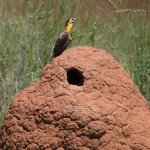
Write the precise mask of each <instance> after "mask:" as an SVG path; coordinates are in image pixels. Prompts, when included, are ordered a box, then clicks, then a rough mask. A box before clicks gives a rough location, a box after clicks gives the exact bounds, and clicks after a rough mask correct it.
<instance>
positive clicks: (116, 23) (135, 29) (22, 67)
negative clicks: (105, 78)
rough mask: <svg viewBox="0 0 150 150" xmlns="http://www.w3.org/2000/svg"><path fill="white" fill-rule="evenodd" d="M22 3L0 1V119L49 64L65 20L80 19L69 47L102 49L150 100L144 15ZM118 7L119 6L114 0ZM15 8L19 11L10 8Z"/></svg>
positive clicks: (149, 42) (148, 30) (65, 3)
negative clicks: (16, 96) (123, 69)
mask: <svg viewBox="0 0 150 150" xmlns="http://www.w3.org/2000/svg"><path fill="white" fill-rule="evenodd" d="M14 1H15V0H14ZM22 2H23V3H22V4H21V2H20V3H18V5H17V6H13V5H14V4H10V2H9V1H7V3H4V2H0V3H1V5H0V8H3V9H1V11H0V14H1V16H2V17H1V22H0V35H1V36H0V54H1V55H0V85H1V86H0V96H1V99H2V100H3V101H1V102H2V104H1V105H2V107H1V109H0V110H1V114H0V120H2V118H3V114H4V112H5V111H6V110H7V108H8V105H9V103H10V100H11V99H12V97H13V96H14V95H15V94H16V93H17V92H19V91H20V90H21V89H23V88H25V87H27V86H28V85H29V84H30V83H32V82H34V81H35V80H36V79H37V78H38V77H39V75H40V73H41V70H42V69H43V67H44V66H45V65H46V64H47V63H48V62H50V61H51V58H50V57H49V53H50V52H51V51H52V49H53V46H54V43H55V41H56V39H57V36H58V35H59V33H60V32H61V31H62V30H63V28H64V25H63V24H64V21H65V19H66V18H67V17H68V16H74V17H80V20H79V21H78V22H77V24H76V25H75V28H74V35H73V42H72V44H71V45H70V47H73V46H76V45H88V46H94V47H98V48H102V49H105V50H107V51H108V52H109V53H111V54H112V55H113V56H114V57H115V58H116V59H117V60H118V61H119V62H120V63H122V64H123V65H124V67H125V68H126V70H127V71H128V73H129V74H130V76H131V77H132V79H133V80H134V82H135V83H136V84H137V86H138V87H139V89H140V90H141V92H142V94H143V95H144V96H145V97H146V99H147V100H150V92H149V91H150V84H148V83H150V19H149V17H150V15H149V12H148V10H147V11H146V10H145V11H125V12H124V11H123V12H122V11H121V12H119V11H118V12H113V13H112V10H111V9H110V7H109V5H108V4H107V5H106V6H107V7H108V8H109V9H110V10H107V9H106V10H103V6H102V5H100V4H99V5H96V4H97V2H96V1H93V4H95V5H94V6H92V4H91V3H90V2H89V1H86V4H85V3H83V1H80V0H75V1H73V2H72V1H71V0H61V1H58V0H57V1H55V2H54V1H47V0H41V1H40V2H38V3H37V2H36V1H35V0H30V1H22ZM49 2H51V3H49ZM84 2H85V1H84ZM116 2H117V1H116ZM106 3H107V2H106ZM8 4H10V5H8ZM117 4H118V5H119V4H120V1H119V0H118V3H117ZM22 5H23V6H24V9H23V6H22ZM124 5H125V4H124ZM6 6H7V7H6ZM87 6H88V7H87ZM15 7H19V8H22V9H23V10H22V9H18V8H16V9H13V8H15ZM77 8H78V11H75V10H76V9H77ZM95 8H97V13H95V11H96V9H95ZM9 9H10V10H11V12H12V13H9V12H10V11H8V10H9ZM17 10H19V11H17ZM21 10H22V12H21V13H22V14H20V11H21ZM73 10H74V12H72V11H73ZM13 11H14V12H13ZM89 11H90V13H89ZM107 11H108V12H107ZM4 12H8V13H4ZM103 12H104V13H103ZM88 13H89V14H88ZM70 14H71V15H70ZM0 122H1V121H0Z"/></svg>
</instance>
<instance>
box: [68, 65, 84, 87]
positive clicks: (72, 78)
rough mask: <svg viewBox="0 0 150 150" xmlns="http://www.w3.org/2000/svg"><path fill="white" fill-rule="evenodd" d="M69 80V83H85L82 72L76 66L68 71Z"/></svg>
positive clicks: (78, 84)
mask: <svg viewBox="0 0 150 150" xmlns="http://www.w3.org/2000/svg"><path fill="white" fill-rule="evenodd" d="M67 81H68V83H69V84H73V85H77V86H83V84H84V76H83V75H82V72H81V71H79V70H78V69H76V68H70V69H69V70H68V71H67Z"/></svg>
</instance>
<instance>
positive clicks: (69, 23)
mask: <svg viewBox="0 0 150 150" xmlns="http://www.w3.org/2000/svg"><path fill="white" fill-rule="evenodd" d="M72 29H73V23H72V22H68V23H67V25H66V30H67V32H68V33H70V34H71V33H72Z"/></svg>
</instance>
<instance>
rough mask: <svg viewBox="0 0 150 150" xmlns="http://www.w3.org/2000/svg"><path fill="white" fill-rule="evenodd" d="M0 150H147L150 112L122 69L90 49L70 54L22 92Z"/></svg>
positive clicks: (0, 139)
mask: <svg viewBox="0 0 150 150" xmlns="http://www.w3.org/2000/svg"><path fill="white" fill-rule="evenodd" d="M0 148H1V149H2V150H8V149H11V150H24V149H25V150H147V149H150V111H149V107H148V104H147V102H146V100H145V99H144V98H143V96H142V95H141V93H140V92H139V90H138V88H137V86H136V85H135V84H134V83H133V81H132V80H131V79H130V77H129V75H128V74H127V73H126V71H125V70H124V69H123V67H122V66H121V65H120V64H119V63H117V62H116V61H115V60H114V58H112V57H111V56H110V55H109V54H108V53H106V52H105V51H103V50H99V49H96V48H92V47H75V48H71V49H68V50H66V51H65V52H64V53H63V54H62V55H61V56H59V57H57V58H55V59H54V60H53V61H52V62H51V63H50V64H48V65H47V66H46V67H45V68H44V71H43V73H42V75H41V77H40V78H39V79H38V80H37V81H36V82H35V83H33V84H31V85H30V86H29V87H28V88H26V89H24V90H23V91H21V92H20V93H18V94H17V95H16V96H15V97H14V99H13V100H12V102H11V105H10V108H9V110H8V113H7V114H6V116H5V120H4V123H3V125H2V127H1V129H0Z"/></svg>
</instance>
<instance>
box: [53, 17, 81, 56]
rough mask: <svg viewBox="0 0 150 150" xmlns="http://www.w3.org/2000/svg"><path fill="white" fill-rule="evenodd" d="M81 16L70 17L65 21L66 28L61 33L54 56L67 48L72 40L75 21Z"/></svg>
mask: <svg viewBox="0 0 150 150" xmlns="http://www.w3.org/2000/svg"><path fill="white" fill-rule="evenodd" d="M77 19H79V18H69V19H67V21H66V22H65V30H64V31H63V32H61V33H60V35H59V37H58V39H57V41H56V43H55V47H54V49H53V58H55V57H57V56H59V55H61V54H62V53H63V51H64V50H65V49H67V47H68V45H69V44H70V42H71V41H72V29H73V25H74V22H75V21H76V20H77Z"/></svg>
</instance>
